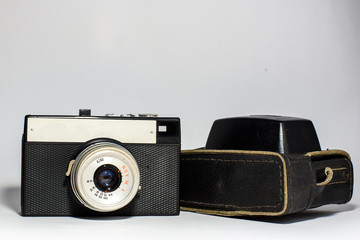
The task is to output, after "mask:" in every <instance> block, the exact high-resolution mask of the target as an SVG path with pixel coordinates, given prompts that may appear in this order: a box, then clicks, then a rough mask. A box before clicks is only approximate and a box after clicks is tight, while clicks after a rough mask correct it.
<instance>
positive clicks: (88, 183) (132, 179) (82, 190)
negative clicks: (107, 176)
mask: <svg viewBox="0 0 360 240" xmlns="http://www.w3.org/2000/svg"><path fill="white" fill-rule="evenodd" d="M101 168H111V169H117V170H118V175H119V176H120V181H121V182H120V184H116V186H118V187H117V188H116V189H112V190H111V191H107V190H106V189H103V188H102V189H99V188H98V186H99V185H98V184H95V182H96V181H98V179H95V178H96V177H97V176H98V175H99V174H95V173H96V172H97V170H98V169H101ZM118 179H119V178H118ZM108 181H111V180H108ZM70 183H71V188H72V190H73V192H74V194H75V196H76V198H77V199H78V200H79V201H80V202H81V203H82V204H83V205H84V206H86V207H87V208H89V209H92V210H94V211H98V212H112V211H115V210H118V209H120V208H123V207H125V206H126V205H127V204H128V203H130V202H131V200H132V199H133V198H134V197H135V195H136V193H137V191H138V189H139V184H140V172H139V168H138V165H137V163H136V160H135V158H134V157H133V156H132V154H131V153H130V152H129V151H128V150H126V149H125V148H124V147H122V146H120V145H118V144H115V143H112V142H100V143H95V144H92V145H90V146H89V147H87V148H85V149H84V150H83V151H82V152H81V153H80V154H79V155H78V156H77V158H76V159H75V162H74V164H73V166H72V169H71V176H70Z"/></svg>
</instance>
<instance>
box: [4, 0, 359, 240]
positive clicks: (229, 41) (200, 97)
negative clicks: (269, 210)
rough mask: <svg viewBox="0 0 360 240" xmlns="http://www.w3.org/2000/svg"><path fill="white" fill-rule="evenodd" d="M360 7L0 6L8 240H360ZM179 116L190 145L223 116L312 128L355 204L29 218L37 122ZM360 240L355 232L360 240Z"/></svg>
mask: <svg viewBox="0 0 360 240" xmlns="http://www.w3.org/2000/svg"><path fill="white" fill-rule="evenodd" d="M359 12H360V2H359V1H347V0H342V1H336V0H334V1H330V0H328V1H325V0H318V1H313V0H302V1H277V0H270V1H269V0H263V1H261V0H249V1H244V0H233V1H230V0H221V1H220V0H219V1H215V0H179V1H171V0H153V1H145V0H144V1H94V0H87V1H85V0H84V1H79V0H71V1H68V0H65V1H41V0H39V1H35V0H29V1H25V0H24V1H20V0H9V1H4V0H0V116H1V117H0V127H1V131H0V153H1V155H0V163H1V169H2V171H1V174H0V201H1V202H0V235H1V239H5V238H4V236H5V237H11V236H12V237H16V236H22V237H26V238H27V239H39V237H40V238H41V237H51V238H52V239H63V238H64V237H70V236H74V237H79V238H80V237H81V239H99V238H107V237H110V236H112V235H115V236H114V237H115V238H117V237H118V238H127V239H132V238H136V239H145V238H146V239H154V238H157V239H170V238H171V239H173V238H176V239H185V238H186V239H192V238H198V239H216V238H217V239H218V238H226V239H228V238H240V237H241V238H244V239H256V238H260V237H261V238H267V239H269V238H273V239H285V238H286V239H289V238H291V239H307V237H314V238H315V237H317V238H320V239H322V238H326V239H331V238H334V239H335V238H341V239H344V238H348V237H350V236H354V234H357V235H358V234H359V233H360V230H359V226H360V225H359V223H360V221H359V218H360V210H359V203H360V196H359V192H358V189H357V186H358V185H359V182H358V180H357V175H358V171H357V169H358V168H359V167H360V165H359V159H360V148H359V143H360V126H359V123H360V94H359V92H360V91H359V90H360V47H359V46H360V14H359ZM79 108H91V109H92V110H93V111H92V112H93V114H94V115H104V114H105V113H110V112H112V113H116V114H120V113H144V112H145V113H147V112H150V113H159V114H160V115H161V116H179V117H180V118H181V121H182V148H183V149H189V148H196V147H201V146H203V145H204V144H205V141H206V137H207V134H208V132H209V130H210V127H211V124H212V122H213V121H214V120H215V119H218V118H223V117H231V116H243V115H249V114H278V115H288V116H298V117H304V118H308V119H311V120H312V121H313V123H314V125H315V127H316V129H317V132H318V136H319V139H320V143H321V145H322V148H323V149H326V148H338V149H344V150H346V151H348V152H349V154H350V155H351V156H352V159H353V163H354V168H355V179H356V182H355V188H354V197H353V199H352V201H351V202H350V203H349V204H346V205H339V206H332V205H331V206H326V207H321V208H318V209H315V210H310V211H306V212H304V213H302V214H298V215H294V216H287V217H284V218H275V219H271V218H269V219H257V220H246V219H238V218H223V217H215V216H205V215H199V214H193V213H186V212H181V214H180V216H175V217H132V218H121V217H120V218H105V219H91V218H87V219H80V218H71V217H61V218H59V217H51V218H48V217H38V218H30V217H26V218H24V217H21V216H19V214H18V211H19V187H20V151H21V144H20V143H21V141H20V140H21V134H22V131H23V118H24V116H25V115H26V114H77V111H78V109H79ZM355 236H356V235H355Z"/></svg>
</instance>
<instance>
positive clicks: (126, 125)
mask: <svg viewBox="0 0 360 240" xmlns="http://www.w3.org/2000/svg"><path fill="white" fill-rule="evenodd" d="M156 130H157V129H156V120H133V119H129V120H126V119H98V118H89V119H86V118H61V117H29V118H28V121H27V141H28V142H86V141H89V140H91V139H94V138H112V139H115V140H117V141H119V142H122V143H156Z"/></svg>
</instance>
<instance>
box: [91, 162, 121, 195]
mask: <svg viewBox="0 0 360 240" xmlns="http://www.w3.org/2000/svg"><path fill="white" fill-rule="evenodd" d="M94 183H95V186H96V187H97V188H98V189H100V190H101V191H103V192H112V191H114V190H116V189H117V188H118V187H119V185H120V183H121V173H120V170H119V169H118V168H117V167H115V166H114V165H102V166H100V167H99V168H98V169H97V170H96V171H95V174H94Z"/></svg>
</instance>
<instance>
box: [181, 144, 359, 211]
mask: <svg viewBox="0 0 360 240" xmlns="http://www.w3.org/2000/svg"><path fill="white" fill-rule="evenodd" d="M180 164H181V167H180V205H181V210H186V211H193V212H198V213H205V214H213V215H222V216H280V215H284V214H290V213H295V212H299V211H302V210H304V209H307V208H312V207H317V206H321V205H324V204H330V203H337V204H341V203H346V202H348V201H349V200H350V199H351V196H352V186H353V170H352V164H351V161H350V156H349V155H348V154H347V153H346V152H344V151H341V150H327V151H318V152H311V153H307V154H291V155H284V154H279V153H276V152H266V151H243V150H205V149H201V150H188V151H182V153H181V163H180Z"/></svg>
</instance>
